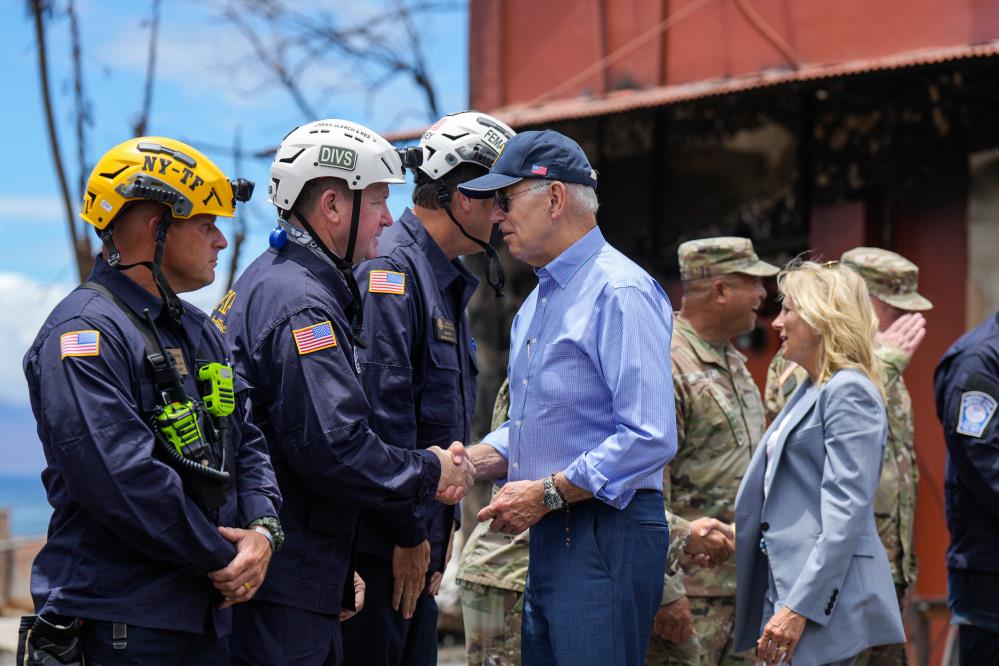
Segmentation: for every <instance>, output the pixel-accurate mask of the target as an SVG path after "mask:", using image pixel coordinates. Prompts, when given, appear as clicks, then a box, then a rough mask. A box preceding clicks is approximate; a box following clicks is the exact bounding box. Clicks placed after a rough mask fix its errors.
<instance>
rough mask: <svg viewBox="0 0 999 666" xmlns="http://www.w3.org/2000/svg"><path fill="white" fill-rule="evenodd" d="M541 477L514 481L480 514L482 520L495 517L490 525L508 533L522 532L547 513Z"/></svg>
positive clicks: (479, 517) (501, 490) (479, 518)
mask: <svg viewBox="0 0 999 666" xmlns="http://www.w3.org/2000/svg"><path fill="white" fill-rule="evenodd" d="M544 496H545V490H544V484H543V482H541V481H511V482H509V483H507V484H506V485H504V486H503V487H502V488H501V489H500V491H499V492H498V493H496V496H495V497H493V501H492V502H490V503H489V505H488V506H486V507H485V508H484V509H482V511H479V515H478V516H477V518H478V521H479V522H480V523H482V522H485V521H487V520H489V519H490V518H492V521H493V523H492V525H490V526H489V528H490V529H492V530H496V531H497V532H504V533H506V534H520V533H521V532H523V531H524V530H526V529H528V528H530V527H531V526H532V525H534V524H535V523H536V522H538V521H539V520H541V518H542V516H544V515H545V514H546V513H548V508H547V507H545V503H544Z"/></svg>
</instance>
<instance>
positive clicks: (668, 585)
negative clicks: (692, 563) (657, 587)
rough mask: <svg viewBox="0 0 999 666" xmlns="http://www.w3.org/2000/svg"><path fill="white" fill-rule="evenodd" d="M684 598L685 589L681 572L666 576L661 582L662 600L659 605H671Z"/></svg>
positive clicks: (685, 594)
mask: <svg viewBox="0 0 999 666" xmlns="http://www.w3.org/2000/svg"><path fill="white" fill-rule="evenodd" d="M685 596H687V588H686V587H684V585H683V572H682V571H680V572H678V573H675V574H673V575H669V574H667V575H666V577H665V579H664V580H663V600H662V603H661V604H660V605H661V606H665V605H666V604H671V603H673V602H674V601H676V600H677V599H682V598H684V597H685Z"/></svg>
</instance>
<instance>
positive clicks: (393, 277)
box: [368, 270, 406, 294]
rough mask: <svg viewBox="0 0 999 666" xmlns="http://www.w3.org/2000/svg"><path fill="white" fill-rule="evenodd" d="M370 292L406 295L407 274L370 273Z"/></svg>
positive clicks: (389, 272) (390, 272) (392, 272)
mask: <svg viewBox="0 0 999 666" xmlns="http://www.w3.org/2000/svg"><path fill="white" fill-rule="evenodd" d="M368 291H369V292H371V293H372V294H405V293H406V274H405V273H400V272H398V271H382V270H378V271H371V272H370V273H368Z"/></svg>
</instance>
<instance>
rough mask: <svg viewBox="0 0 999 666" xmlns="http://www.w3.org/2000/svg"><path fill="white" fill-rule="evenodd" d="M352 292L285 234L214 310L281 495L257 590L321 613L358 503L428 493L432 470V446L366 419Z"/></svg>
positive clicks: (333, 605)
mask: <svg viewBox="0 0 999 666" xmlns="http://www.w3.org/2000/svg"><path fill="white" fill-rule="evenodd" d="M349 302H350V291H349V289H348V288H347V283H346V281H345V280H344V279H343V276H342V275H341V274H340V272H339V271H338V270H337V269H336V268H334V267H333V266H332V265H331V264H330V263H329V262H327V261H326V260H325V259H324V258H322V257H320V256H318V255H316V254H314V253H313V252H312V250H310V249H309V248H307V247H305V246H303V245H299V244H298V243H297V242H295V241H294V240H293V239H291V238H289V239H288V241H287V244H286V245H285V246H284V247H283V248H281V249H275V248H270V249H268V250H267V251H266V252H264V253H263V254H262V255H260V256H259V257H258V258H257V259H255V260H254V261H253V263H252V264H250V265H249V266H248V267H247V269H246V271H245V272H244V273H243V274H242V275H241V276H240V278H239V279H238V280H237V281H236V283H235V284H234V285H233V287H232V291H231V292H230V293H229V294H228V295H226V297H225V298H224V299H223V300H222V302H221V303H219V305H218V306H216V308H215V310H214V311H213V313H212V319H213V320H214V321H215V323H216V325H217V326H219V328H221V329H222V330H223V331H224V332H225V334H226V338H227V339H228V341H229V343H230V345H231V346H232V347H233V355H234V357H235V359H236V365H237V368H238V369H239V371H240V372H241V373H243V375H244V377H245V378H246V380H247V381H248V382H249V383H250V385H251V387H252V388H251V395H252V397H253V400H254V402H255V404H254V420H255V421H256V423H257V425H258V426H259V427H260V429H261V430H262V431H263V432H264V435H265V436H266V438H267V442H268V446H269V449H270V453H271V460H272V462H273V464H274V471H275V472H276V474H277V478H278V484H279V485H280V487H281V490H282V493H283V495H284V504H283V506H282V509H281V516H280V518H281V523H282V526H283V527H284V531H285V543H284V546H282V548H281V550H279V551H278V552H277V553H276V554H275V555H274V559H273V560H272V561H271V565H270V571H269V572H268V575H267V580H266V581H265V582H264V584H263V586H262V587H261V589H260V591H259V592H258V593H257V595H256V598H258V599H263V600H265V601H271V602H274V603H280V604H284V605H287V606H292V607H294V608H301V609H304V610H308V611H313V612H318V613H328V614H335V613H337V612H339V611H340V608H341V600H342V599H343V595H344V587H345V583H349V582H350V581H349V580H348V577H349V576H350V575H351V562H350V560H351V555H352V548H353V543H354V534H355V531H356V527H357V519H358V514H359V511H360V508H361V507H362V506H365V507H373V508H398V507H401V506H405V505H409V504H412V503H413V502H414V500H415V501H417V503H426V502H428V501H432V500H433V498H434V495H435V493H436V491H437V482H438V480H439V478H440V463H439V462H438V460H437V457H436V456H435V455H434V454H433V453H431V452H429V451H425V452H420V454H413V453H410V452H408V451H402V450H400V449H397V448H395V447H392V446H386V445H385V444H384V443H383V442H382V441H381V440H380V439H379V438H378V436H377V435H375V433H374V432H372V430H371V429H370V427H369V425H368V418H369V414H370V411H371V410H370V407H369V405H368V402H367V400H365V398H364V392H363V390H362V388H361V385H360V384H359V383H358V380H357V375H356V361H355V358H354V345H353V341H352V339H351V335H350V332H351V327H350V325H349V322H348V321H347V317H346V316H345V315H344V312H343V310H344V306H345V305H346V304H348V303H349ZM351 590H352V587H351ZM349 598H350V599H353V594H352V593H351V595H350V597H349Z"/></svg>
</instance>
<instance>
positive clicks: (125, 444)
mask: <svg viewBox="0 0 999 666" xmlns="http://www.w3.org/2000/svg"><path fill="white" fill-rule="evenodd" d="M90 279H91V280H93V281H94V282H98V283H100V284H102V285H104V286H105V287H107V288H108V289H109V290H110V291H111V292H112V293H114V294H115V295H116V296H118V298H120V299H121V300H122V301H123V302H124V303H125V304H126V305H127V306H128V307H129V308H131V309H132V310H133V311H135V313H136V314H137V315H139V316H140V317H142V311H143V309H144V308H148V309H149V311H150V313H153V314H154V315H159V314H160V313H162V312H164V308H163V304H162V301H161V300H160V299H159V298H157V297H155V296H153V295H152V294H150V293H149V292H147V291H146V290H145V289H143V288H142V287H140V286H139V285H138V284H136V283H135V282H133V281H132V280H131V279H129V278H128V277H126V276H124V275H123V274H121V273H120V272H118V271H117V270H116V269H114V268H111V267H110V266H108V264H107V262H105V261H104V259H103V258H100V257H98V259H97V263H96V266H95V267H94V270H93V272H92V273H91V276H90ZM157 327H158V328H159V331H160V335H161V336H162V338H163V340H164V343H165V345H166V347H167V348H175V349H179V350H180V351H181V353H182V354H183V357H184V362H185V364H186V366H187V368H189V369H194V368H196V367H197V366H196V365H195V359H196V358H200V359H203V360H210V361H222V362H225V361H227V355H226V353H225V345H224V341H223V340H222V337H221V336H220V335H219V333H218V331H216V330H215V327H214V326H212V325H211V324H210V323H209V320H208V318H207V317H206V316H205V314H204V313H203V312H201V311H200V310H197V309H196V308H193V307H191V306H190V305H187V306H185V312H184V314H183V315H182V317H181V326H180V327H177V326H176V325H175V324H173V322H170V321H168V317H167V316H165V315H163V316H159V317H158V318H157ZM64 352H65V355H64ZM24 374H25V376H26V377H27V379H28V387H29V390H30V394H31V408H32V410H33V411H34V413H35V418H36V419H37V421H38V436H39V438H40V439H41V441H42V446H43V447H44V450H45V460H46V463H47V466H46V468H45V471H44V472H43V473H42V481H43V482H44V484H45V489H46V492H47V493H48V501H49V504H51V505H52V508H53V514H52V519H51V521H50V523H49V533H48V541H47V543H46V544H45V546H44V547H43V548H42V550H41V552H40V553H39V554H38V556H37V557H36V558H35V562H34V566H33V567H32V573H31V593H32V596H33V597H34V601H35V608H36V610H37V611H38V612H43V613H59V614H64V615H70V616H76V617H82V618H89V619H94V620H104V621H109V622H121V623H126V624H134V625H139V626H143V627H149V628H153V629H175V630H181V631H189V632H195V633H202V632H206V633H209V634H211V633H214V634H215V635H216V636H224V635H225V634H227V633H228V632H229V628H230V623H231V612H230V611H229V610H224V611H220V610H217V609H216V606H217V605H218V603H219V602H220V601H221V597H219V596H218V595H217V594H216V593H215V590H214V588H213V587H212V584H211V581H210V580H209V579H208V576H207V574H208V572H210V571H214V570H216V569H222V568H224V567H225V566H226V565H227V564H228V563H229V562H230V561H231V560H232V558H233V557H235V555H236V548H235V546H233V545H232V544H231V543H229V542H228V541H226V540H225V539H224V538H222V536H221V535H220V534H219V532H218V529H217V527H216V526H218V525H227V526H231V527H245V526H246V525H248V524H249V523H250V522H251V521H252V520H254V519H256V518H260V517H264V516H277V515H278V508H279V505H280V502H281V498H280V495H279V494H278V489H277V485H276V483H275V479H274V473H273V470H272V469H271V466H270V462H269V460H268V458H267V454H266V445H265V443H264V441H263V438H262V437H261V434H260V431H259V430H258V429H257V428H256V427H255V426H254V425H253V424H252V423H251V422H250V421H249V414H248V408H247V406H246V398H247V393H246V390H245V389H246V386H245V384H244V385H237V391H238V395H239V397H238V398H237V409H236V412H234V414H233V415H232V416H230V417H229V419H228V420H229V421H230V424H231V426H232V427H233V428H234V429H235V431H234V433H233V435H234V439H233V441H234V443H235V449H236V457H237V460H236V466H235V468H236V485H235V489H234V490H231V491H230V492H229V494H228V499H227V501H226V503H225V504H224V505H223V506H222V507H220V508H219V509H217V510H215V511H209V512H205V511H203V510H202V509H201V508H200V507H199V506H198V505H197V504H196V503H195V502H194V501H193V500H192V499H191V498H190V497H189V496H188V495H186V494H185V493H184V490H183V485H182V481H181V478H180V476H179V475H178V474H177V472H176V471H175V470H174V469H173V468H172V467H171V466H169V465H168V464H166V463H165V462H161V460H160V459H159V458H157V457H156V455H154V446H155V445H154V440H153V435H152V432H151V431H150V429H149V427H148V426H147V425H146V419H147V418H148V416H149V414H150V413H151V411H152V409H153V407H154V406H155V405H156V404H157V401H156V398H155V394H154V390H153V380H152V375H151V371H150V370H149V368H148V365H147V364H146V360H145V342H144V339H143V337H142V334H141V333H140V332H139V330H138V329H137V328H136V327H135V325H134V324H133V323H132V321H131V320H130V319H129V318H128V317H127V316H126V315H125V313H124V312H122V311H121V309H120V308H119V307H118V306H117V305H116V304H115V303H114V302H112V301H110V300H108V299H107V298H105V297H104V296H103V295H101V294H98V293H97V292H96V291H94V290H92V289H77V290H75V291H73V292H72V293H70V294H69V296H67V297H66V298H65V299H63V300H62V302H60V303H59V305H57V306H56V307H55V309H54V310H53V311H52V314H50V315H49V317H48V319H47V320H46V321H45V324H44V325H43V326H42V329H41V331H39V333H38V337H37V338H35V342H34V344H32V346H31V349H30V350H28V353H27V355H26V356H25V357H24ZM184 383H185V387H186V388H187V390H188V393H189V395H191V396H192V398H193V397H195V396H198V395H200V394H199V392H198V390H197V386H196V384H195V381H194V379H193V377H192V375H191V374H190V373H188V374H187V375H186V376H185V377H184ZM240 388H242V391H240Z"/></svg>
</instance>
